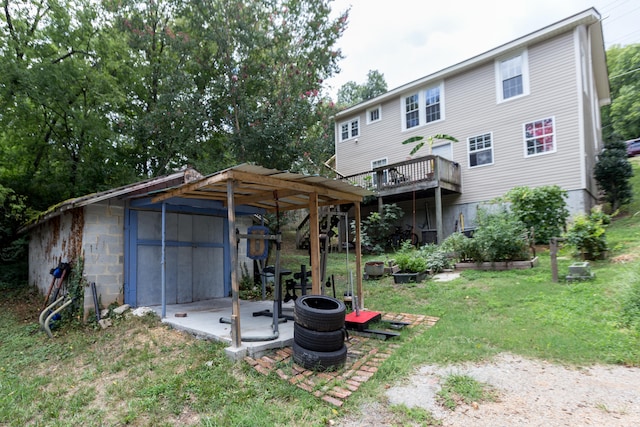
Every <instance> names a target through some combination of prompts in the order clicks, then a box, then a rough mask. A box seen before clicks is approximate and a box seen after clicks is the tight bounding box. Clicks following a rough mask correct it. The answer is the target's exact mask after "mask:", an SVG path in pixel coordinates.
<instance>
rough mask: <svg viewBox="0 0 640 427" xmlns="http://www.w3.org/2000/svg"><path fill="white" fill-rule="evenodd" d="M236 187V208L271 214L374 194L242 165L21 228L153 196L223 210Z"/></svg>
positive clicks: (108, 194) (141, 188) (53, 210)
mask: <svg viewBox="0 0 640 427" xmlns="http://www.w3.org/2000/svg"><path fill="white" fill-rule="evenodd" d="M229 180H231V181H232V182H233V183H234V196H235V204H236V205H237V206H238V205H249V206H254V207H258V208H262V209H265V210H268V211H274V210H275V209H276V207H277V208H278V209H279V210H281V211H284V210H292V209H304V208H307V207H308V206H309V195H310V194H311V193H317V194H318V204H319V205H320V206H324V205H336V204H345V203H353V202H359V201H361V200H362V198H363V197H364V196H369V195H372V194H373V193H372V192H370V191H369V190H365V189H364V188H361V187H357V186H354V185H351V184H348V183H346V182H343V181H338V180H335V179H331V178H326V177H322V176H319V175H303V174H298V173H293V172H288V171H280V170H276V169H267V168H264V167H262V166H258V165H253V164H248V163H245V164H241V165H238V166H234V167H232V168H229V169H225V170H223V171H220V172H216V173H214V174H211V175H208V176H204V177H203V176H202V175H200V174H199V173H198V172H197V171H195V170H194V169H186V170H183V171H180V172H177V173H173V174H170V175H165V176H162V177H157V178H152V179H148V180H145V181H140V182H137V183H134V184H130V185H126V186H123V187H118V188H114V189H111V190H107V191H103V192H100V193H93V194H88V195H86V196H82V197H77V198H74V199H69V200H65V201H64V202H62V203H59V204H57V205H54V206H52V207H50V208H49V209H48V210H47V211H46V212H44V213H42V214H41V215H39V216H38V217H37V218H36V219H34V220H32V221H31V222H29V223H28V224H27V225H25V226H24V227H23V228H22V229H21V230H20V231H21V232H24V231H28V230H29V229H31V228H33V227H35V226H36V225H38V224H40V223H42V222H45V221H47V220H49V219H51V218H53V217H55V216H58V215H61V214H62V213H63V212H65V211H68V210H71V209H74V208H78V207H82V206H86V205H90V204H93V203H97V202H100V201H103V200H108V199H112V198H121V199H122V198H133V197H144V196H152V197H153V199H152V201H153V202H159V201H163V200H167V199H170V198H174V197H175V198H186V199H199V200H217V201H221V202H222V203H223V204H225V205H226V203H227V181H229Z"/></svg>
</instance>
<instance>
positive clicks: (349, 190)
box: [152, 164, 373, 347]
mask: <svg viewBox="0 0 640 427" xmlns="http://www.w3.org/2000/svg"><path fill="white" fill-rule="evenodd" d="M372 194H373V193H371V192H370V191H369V190H366V189H364V188H362V187H358V186H354V185H351V184H349V183H346V182H344V181H338V180H334V179H330V178H326V177H322V176H318V175H302V174H297V173H290V172H286V171H279V170H275V169H267V168H264V167H261V166H257V165H251V164H241V165H238V166H234V167H232V168H229V169H226V170H223V171H220V172H216V173H214V174H212V175H208V176H205V177H203V178H200V179H198V180H196V181H192V182H190V183H188V184H184V185H181V186H180V187H177V188H173V189H170V190H166V191H164V192H162V194H159V195H157V196H155V197H154V198H153V199H152V201H153V202H154V203H160V202H165V201H166V200H168V199H172V198H185V199H200V200H216V201H221V202H222V203H223V204H224V205H225V206H226V207H227V212H228V221H229V243H230V245H231V265H232V268H231V289H232V291H231V297H232V314H231V335H232V339H233V345H234V346H235V347H239V346H240V345H241V335H240V301H239V289H240V285H239V280H238V274H237V271H236V264H237V246H238V242H237V239H236V235H235V230H236V226H235V222H236V213H235V210H236V206H240V205H248V206H253V207H256V208H261V209H264V210H265V211H267V212H276V211H288V210H296V209H308V210H309V223H310V234H311V237H310V243H309V244H310V252H311V293H312V294H315V295H318V294H320V292H321V283H320V230H319V223H318V208H319V207H320V206H336V205H343V204H353V205H354V209H355V218H354V219H355V222H356V227H355V229H356V235H355V240H356V241H355V257H356V271H358V272H360V271H361V270H362V263H361V250H360V203H361V202H362V198H363V197H364V196H368V195H372ZM356 295H357V297H358V306H359V308H361V309H362V308H363V305H364V304H363V295H362V275H361V274H359V273H358V274H356Z"/></svg>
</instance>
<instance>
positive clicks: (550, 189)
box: [502, 185, 569, 244]
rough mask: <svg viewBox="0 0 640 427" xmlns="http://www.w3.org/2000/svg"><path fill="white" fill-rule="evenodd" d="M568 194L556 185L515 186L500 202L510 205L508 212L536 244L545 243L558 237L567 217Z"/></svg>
mask: <svg viewBox="0 0 640 427" xmlns="http://www.w3.org/2000/svg"><path fill="white" fill-rule="evenodd" d="M566 198H567V191H566V190H563V189H562V188H560V187H559V186H557V185H544V186H541V187H536V188H530V187H514V188H512V189H511V190H509V191H508V192H507V194H505V196H504V197H503V198H502V199H503V200H505V201H507V202H510V203H511V206H510V210H511V211H512V212H513V213H514V214H515V215H516V216H517V217H518V219H519V220H520V221H522V222H523V223H524V225H525V226H526V227H527V229H533V232H534V238H535V240H536V243H543V244H548V243H549V240H551V238H552V237H559V236H560V235H561V234H562V230H563V229H564V225H565V222H566V221H567V218H568V217H569V211H568V210H567V203H566V202H565V199H566Z"/></svg>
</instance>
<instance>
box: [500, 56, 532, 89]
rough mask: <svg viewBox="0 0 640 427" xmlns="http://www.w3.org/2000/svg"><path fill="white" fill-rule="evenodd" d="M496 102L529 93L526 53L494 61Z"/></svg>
mask: <svg viewBox="0 0 640 427" xmlns="http://www.w3.org/2000/svg"><path fill="white" fill-rule="evenodd" d="M496 86H497V92H498V102H502V101H506V100H508V99H511V98H516V97H519V96H523V95H527V94H528V93H529V65H528V56H527V52H526V51H524V52H522V53H520V54H518V55H516V56H512V57H510V58H506V59H502V60H500V61H496Z"/></svg>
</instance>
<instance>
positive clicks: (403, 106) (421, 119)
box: [400, 82, 445, 131]
mask: <svg viewBox="0 0 640 427" xmlns="http://www.w3.org/2000/svg"><path fill="white" fill-rule="evenodd" d="M432 89H437V90H438V106H439V114H440V117H439V118H438V119H436V120H431V121H427V92H428V91H430V90H432ZM412 96H417V97H418V100H417V101H418V110H417V111H418V124H417V125H416V126H412V127H407V99H408V98H410V97H412ZM444 109H445V108H444V82H438V83H436V84H432V85H428V86H423V87H422V88H420V89H418V90H416V91H413V92H408V93H406V94H404V95H402V96H401V97H400V116H401V123H402V131H407V130H414V129H418V128H420V127H423V126H427V125H430V124H432V123H438V122H441V121H443V120H444ZM413 111H415V110H413Z"/></svg>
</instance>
